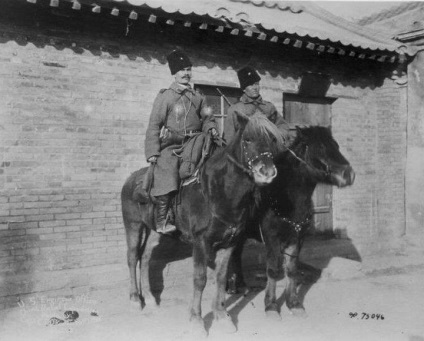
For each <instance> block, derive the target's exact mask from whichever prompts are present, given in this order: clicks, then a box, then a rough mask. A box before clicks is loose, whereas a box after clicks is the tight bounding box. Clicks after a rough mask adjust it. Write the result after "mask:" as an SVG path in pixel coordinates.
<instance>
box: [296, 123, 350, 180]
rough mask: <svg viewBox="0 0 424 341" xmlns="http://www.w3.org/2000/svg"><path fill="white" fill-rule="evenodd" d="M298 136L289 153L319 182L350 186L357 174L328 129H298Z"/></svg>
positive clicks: (315, 127) (316, 127)
mask: <svg viewBox="0 0 424 341" xmlns="http://www.w3.org/2000/svg"><path fill="white" fill-rule="evenodd" d="M296 130H297V136H296V138H295V140H294V142H293V144H292V146H291V147H290V148H289V151H290V152H291V153H292V154H293V155H294V156H295V157H296V158H297V159H298V160H299V161H300V162H301V163H303V164H304V165H306V169H307V171H308V172H309V173H310V174H312V175H314V176H315V177H316V180H317V181H319V182H324V183H328V184H331V185H335V186H337V187H345V186H350V185H352V184H353V182H354V181H355V172H354V171H353V168H352V167H351V165H350V163H349V161H347V160H346V158H345V157H344V156H343V154H342V153H341V152H340V149H339V145H338V143H337V142H336V141H335V140H334V138H333V136H332V135H331V131H330V129H329V128H326V127H318V126H314V127H308V128H300V127H297V129H296Z"/></svg>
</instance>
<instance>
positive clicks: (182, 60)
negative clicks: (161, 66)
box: [166, 50, 192, 75]
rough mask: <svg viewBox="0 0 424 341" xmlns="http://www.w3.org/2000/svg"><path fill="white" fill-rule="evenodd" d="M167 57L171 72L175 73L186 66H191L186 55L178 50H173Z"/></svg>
mask: <svg viewBox="0 0 424 341" xmlns="http://www.w3.org/2000/svg"><path fill="white" fill-rule="evenodd" d="M166 59H168V64H169V69H170V70H171V74H172V75H175V74H176V73H177V72H178V71H180V70H182V69H185V68H186V67H190V66H192V64H191V61H190V59H188V57H187V55H186V54H185V53H184V52H182V51H180V50H174V51H172V52H171V53H170V54H168V56H167V57H166Z"/></svg>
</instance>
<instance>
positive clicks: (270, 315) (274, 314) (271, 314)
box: [265, 310, 281, 321]
mask: <svg viewBox="0 0 424 341" xmlns="http://www.w3.org/2000/svg"><path fill="white" fill-rule="evenodd" d="M265 314H266V318H267V319H268V320H272V321H281V315H280V314H279V313H278V311H275V310H268V311H266V312H265Z"/></svg>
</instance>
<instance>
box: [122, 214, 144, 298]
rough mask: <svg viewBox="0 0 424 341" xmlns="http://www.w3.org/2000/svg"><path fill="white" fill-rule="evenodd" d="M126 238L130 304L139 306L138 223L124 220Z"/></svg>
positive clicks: (139, 232) (139, 238)
mask: <svg viewBox="0 0 424 341" xmlns="http://www.w3.org/2000/svg"><path fill="white" fill-rule="evenodd" d="M124 224H125V229H126V238H127V263H128V269H129V272H130V302H132V303H136V304H138V305H139V304H140V303H141V301H140V292H139V286H138V285H137V271H136V269H137V264H138V262H139V260H140V253H141V250H140V244H141V235H142V228H141V223H140V222H129V221H127V220H125V219H124Z"/></svg>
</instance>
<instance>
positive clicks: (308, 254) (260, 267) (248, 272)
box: [204, 235, 362, 330]
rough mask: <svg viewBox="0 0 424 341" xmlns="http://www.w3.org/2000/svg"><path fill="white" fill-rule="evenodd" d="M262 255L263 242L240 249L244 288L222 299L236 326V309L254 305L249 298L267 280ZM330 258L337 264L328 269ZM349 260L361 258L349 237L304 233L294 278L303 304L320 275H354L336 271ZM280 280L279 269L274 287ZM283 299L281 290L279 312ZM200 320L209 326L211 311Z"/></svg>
mask: <svg viewBox="0 0 424 341" xmlns="http://www.w3.org/2000/svg"><path fill="white" fill-rule="evenodd" d="M258 255H259V257H258ZM252 256H253V257H252ZM265 257H266V250H265V247H264V245H263V244H261V243H254V244H253V246H251V247H247V248H245V250H244V251H243V254H242V260H243V275H244V278H245V282H246V285H247V288H246V289H245V290H244V291H243V292H241V293H237V294H231V295H229V296H228V298H227V300H226V306H227V307H230V308H229V309H228V312H229V314H230V315H231V316H232V319H233V321H234V323H235V324H236V326H238V321H239V319H238V316H239V314H240V312H241V311H242V310H243V309H245V308H246V307H247V306H248V305H249V304H251V305H252V306H254V307H255V305H254V302H253V301H254V300H255V298H256V297H257V296H258V295H260V294H261V293H262V292H263V291H264V290H265V287H266V281H267V279H266V264H265ZM258 259H259V260H260V262H256V264H252V260H253V262H254V261H255V260H258ZM332 260H341V261H340V262H337V264H338V265H336V266H335V267H334V266H333V265H331V268H332V269H331V270H330V269H329V265H330V264H333V263H334V262H332ZM249 262H250V264H249ZM350 262H352V264H357V262H362V258H361V256H360V254H359V252H358V250H357V248H356V247H355V246H354V244H353V242H352V240H351V239H348V238H335V237H334V236H331V237H330V236H322V235H313V236H308V237H307V238H306V239H305V243H304V246H303V248H302V251H301V253H300V257H299V263H298V271H297V280H298V283H299V286H298V295H299V299H300V300H301V302H302V304H304V301H305V297H306V296H307V294H308V292H309V290H311V288H312V287H313V286H314V284H316V283H317V282H318V281H319V280H320V279H322V280H327V279H330V280H331V279H336V280H338V279H348V278H353V277H355V276H357V275H358V273H357V270H352V271H350V270H349V269H347V270H346V271H347V272H350V273H346V271H342V272H343V276H342V277H341V276H338V275H337V271H338V269H337V266H341V267H343V266H345V264H347V266H348V267H349V266H350V265H349V263H350ZM283 280H284V274H283V272H282V271H281V272H280V275H279V277H278V284H277V285H278V287H281V285H282V281H283ZM285 301H286V300H285V292H284V290H283V291H282V292H281V294H280V295H279V296H278V298H277V305H278V308H279V312H281V310H282V309H283V308H284V305H285ZM255 308H259V309H261V308H262V309H263V310H264V305H263V304H262V306H260V307H257V306H256V307H255ZM305 310H306V312H307V311H308V307H307V306H306V307H305ZM264 317H265V311H264ZM204 321H205V327H206V329H207V330H209V329H210V327H211V325H212V321H213V314H212V313H211V312H210V313H208V314H207V315H206V316H205V317H204Z"/></svg>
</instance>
